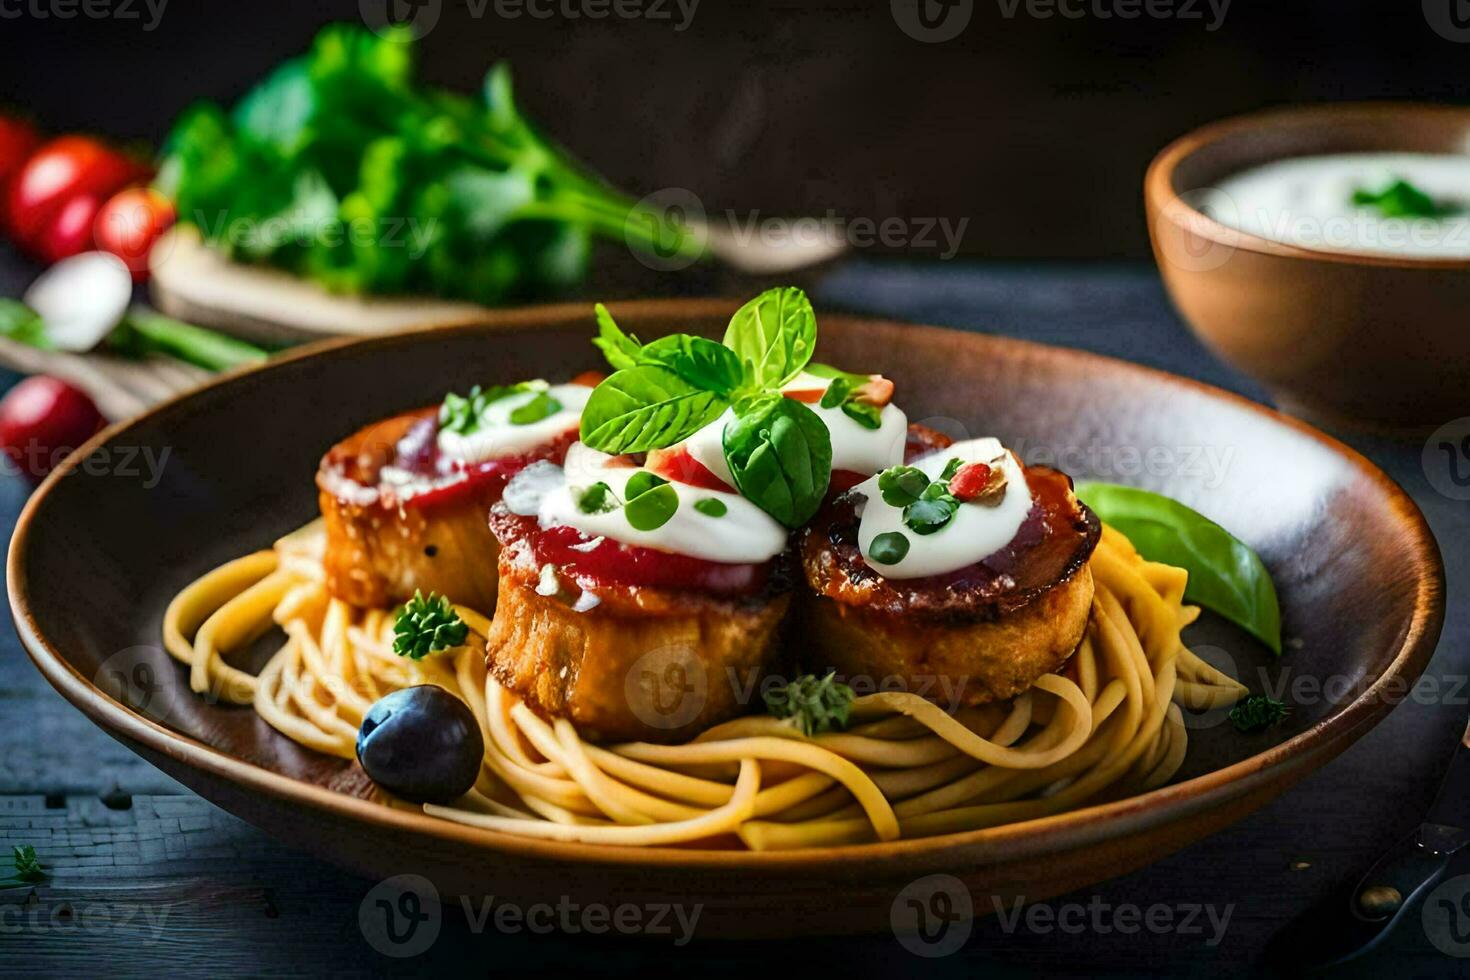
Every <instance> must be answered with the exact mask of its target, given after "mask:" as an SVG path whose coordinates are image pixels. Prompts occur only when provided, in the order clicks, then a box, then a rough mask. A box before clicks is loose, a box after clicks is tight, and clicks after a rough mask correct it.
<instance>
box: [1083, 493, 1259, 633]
mask: <svg viewBox="0 0 1470 980" xmlns="http://www.w3.org/2000/svg"><path fill="white" fill-rule="evenodd" d="M1076 493H1077V496H1078V498H1079V499H1081V500H1082V501H1083V502H1084V503H1086V504H1087V506H1089V507H1091V508H1092V509H1093V511H1095V512H1096V513H1097V516H1098V517H1100V518H1102V519H1103V521H1105V522H1106V523H1108V524H1111V525H1112V526H1113V527H1115V528H1116V529H1118V530H1119V531H1121V532H1122V533H1123V534H1124V535H1126V536H1127V537H1128V540H1130V541H1132V542H1133V546H1134V547H1135V548H1137V549H1138V553H1139V554H1140V555H1142V556H1143V557H1144V558H1147V559H1148V560H1149V561H1157V562H1164V563H1166V564H1169V565H1176V566H1178V567H1180V568H1183V569H1185V570H1186V571H1188V572H1189V584H1188V585H1187V586H1186V587H1185V591H1184V598H1185V599H1186V600H1188V601H1190V602H1192V603H1196V604H1197V605H1201V606H1204V607H1205V608H1206V609H1210V610H1213V611H1214V612H1217V613H1219V614H1220V615H1221V616H1224V617H1225V618H1226V619H1228V620H1230V621H1231V622H1232V623H1235V624H1236V625H1237V626H1239V627H1241V628H1242V629H1244V630H1245V631H1246V632H1248V633H1250V634H1251V635H1252V636H1254V637H1256V638H1257V639H1258V640H1260V641H1261V642H1262V643H1264V644H1266V646H1268V647H1270V649H1271V652H1273V653H1275V654H1277V655H1278V656H1279V655H1280V654H1281V606H1280V603H1279V600H1278V599H1277V597H1276V586H1275V585H1274V584H1273V583H1272V581H1271V573H1270V572H1268V571H1267V570H1266V565H1265V563H1264V562H1262V561H1261V559H1260V556H1258V555H1257V554H1256V553H1255V552H1254V551H1252V550H1251V549H1250V548H1249V547H1248V546H1247V545H1245V544H1244V543H1243V542H1241V541H1239V540H1237V539H1236V538H1235V537H1233V536H1232V535H1231V534H1230V532H1229V531H1226V530H1225V529H1224V528H1223V527H1221V526H1220V525H1218V524H1216V523H1215V522H1214V521H1211V520H1210V519H1209V518H1207V517H1205V516H1204V515H1202V514H1199V513H1197V512H1195V511H1193V510H1191V509H1189V508H1188V507H1186V506H1184V505H1183V504H1181V503H1179V502H1178V501H1177V500H1172V499H1170V498H1168V497H1165V496H1162V495H1160V494H1156V493H1150V492H1149V491H1147V490H1139V489H1136V488H1134V487H1124V486H1118V485H1117V484H1112V483H1079V484H1078V485H1077V489H1076Z"/></svg>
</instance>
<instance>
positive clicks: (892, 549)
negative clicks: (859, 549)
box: [868, 531, 909, 565]
mask: <svg viewBox="0 0 1470 980" xmlns="http://www.w3.org/2000/svg"><path fill="white" fill-rule="evenodd" d="M908 553H909V539H908V538H906V537H904V536H903V532H902V531H885V532H884V533H883V534H880V535H878V536H877V537H875V538H873V543H872V544H870V545H868V557H869V558H871V559H873V560H874V561H875V562H877V563H878V564H880V565H897V564H898V563H899V562H901V561H903V556H904V555H906V554H908Z"/></svg>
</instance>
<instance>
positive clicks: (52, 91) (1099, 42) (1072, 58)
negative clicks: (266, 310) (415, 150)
mask: <svg viewBox="0 0 1470 980" xmlns="http://www.w3.org/2000/svg"><path fill="white" fill-rule="evenodd" d="M33 2H36V0H4V2H3V3H0V9H3V10H4V11H6V12H7V13H9V14H12V16H7V17H5V18H4V19H0V102H8V103H12V104H15V105H19V106H22V107H24V108H25V109H26V111H28V112H30V113H32V114H33V115H34V116H35V117H36V118H37V119H38V120H39V121H40V122H41V123H42V124H43V125H44V126H46V127H47V128H48V129H51V130H57V131H59V130H67V129H73V128H77V129H83V130H103V131H104V132H106V133H108V134H110V135H115V136H119V137H123V136H126V137H136V138H140V139H143V140H147V141H149V142H152V143H156V142H157V141H158V140H159V139H160V138H161V137H162V136H163V134H164V133H165V132H166V131H167V127H168V124H169V122H170V121H171V120H172V119H173V118H174V117H175V116H176V115H177V113H178V112H179V110H180V109H182V108H183V107H184V106H185V105H187V104H188V103H189V102H190V101H192V100H194V99H196V98H201V97H203V98H213V99H220V100H227V101H229V100H233V99H234V98H235V97H236V96H238V95H239V94H240V93H241V92H242V91H243V90H244V89H245V88H246V87H247V86H248V85H249V83H250V82H252V81H253V80H255V79H257V78H259V77H260V76H261V75H262V74H263V73H264V72H265V71H267V70H268V69H269V68H271V67H272V66H274V65H275V64H277V63H278V62H279V61H281V60H282V59H283V58H285V57H287V56H289V55H292V54H295V53H297V52H299V51H300V50H302V49H303V48H304V47H305V46H306V45H307V44H308V42H309V41H310V38H311V36H312V34H313V32H314V30H315V29H316V27H317V26H319V25H320V24H322V23H325V22H327V21H330V20H341V19H350V20H358V19H360V17H361V14H360V12H359V6H360V5H359V4H358V3H356V2H337V3H322V2H318V3H311V2H299V0H298V2H281V0H275V2H259V0H255V2H248V3H225V2H211V3H205V2H202V0H193V2H189V0H172V2H171V3H168V4H167V6H166V7H165V8H164V11H163V14H162V16H161V18H159V22H158V25H157V27H156V29H155V30H152V31H145V30H144V29H143V28H144V25H145V24H146V23H147V22H148V19H149V16H148V14H147V11H146V8H145V7H144V6H143V2H142V0H131V3H132V4H133V8H134V9H135V10H136V11H137V12H138V13H139V14H140V15H141V16H140V18H139V19H136V20H122V19H100V20H99V19H87V18H86V17H84V16H77V17H76V18H74V19H70V20H60V19H56V18H54V17H52V18H49V19H46V20H38V19H36V18H35V17H34V16H29V15H27V16H22V17H19V18H17V17H14V16H13V14H14V13H18V12H21V11H23V10H24V9H25V8H24V7H23V6H22V5H23V4H30V3H33ZM93 2H97V0H93ZM112 2H114V3H122V2H124V0H112ZM384 2H385V0H364V3H363V5H362V6H365V7H367V8H369V9H371V8H372V7H374V6H377V7H378V9H382V8H381V5H382V3H384ZM556 2H561V0H556ZM646 2H651V0H646ZM904 2H913V0H904ZM960 2H966V0H960ZM969 2H972V3H973V15H972V17H971V20H970V22H969V24H968V26H967V28H966V29H965V30H964V31H963V32H962V33H961V34H960V35H959V36H958V37H957V38H955V39H954V40H951V41H947V42H944V43H938V44H926V43H921V42H919V41H916V40H914V39H912V38H910V37H909V36H907V35H906V34H905V33H904V32H903V31H902V30H900V29H899V27H898V26H897V24H896V21H895V19H894V16H893V13H892V12H891V11H890V8H889V4H888V3H887V2H886V0H867V2H858V0H827V2H812V3H800V2H797V0H785V2H779V0H778V2H772V0H757V2H741V3H735V2H732V0H702V2H700V3H699V5H698V7H697V10H696V13H695V15H694V17H693V19H692V22H691V23H690V25H689V26H688V28H687V29H686V30H684V31H682V32H680V31H676V30H675V26H676V24H677V23H678V21H679V14H678V11H677V7H675V5H674V3H673V0H667V3H666V9H668V11H669V12H670V14H671V15H672V19H670V20H648V19H642V20H626V19H618V18H616V17H609V18H607V19H604V20H587V19H576V20H573V19H567V18H564V17H561V16H556V17H553V18H551V19H542V20H537V19H533V18H532V17H530V16H527V15H523V16H521V17H519V18H517V19H514V20H511V19H505V18H503V17H499V16H497V15H496V8H495V6H494V4H490V5H489V6H483V7H479V8H478V9H481V10H482V11H483V14H482V16H479V17H475V16H472V14H471V10H472V9H475V8H471V6H470V4H469V2H468V0H443V3H442V7H441V11H440V17H439V20H438V23H437V25H436V26H435V27H434V28H433V29H432V30H431V31H430V32H429V33H428V35H427V36H426V37H425V38H424V40H423V43H422V45H421V51H422V57H421V62H420V63H421V70H422V73H423V74H424V76H425V77H427V78H430V79H432V80H434V81H438V82H441V83H444V84H447V85H451V86H454V87H457V88H462V89H473V88H476V87H477V86H478V84H479V81H480V78H481V76H482V75H483V73H484V71H485V69H486V67H488V65H489V64H490V63H491V62H492V61H494V60H495V59H497V58H501V57H504V58H508V59H510V61H511V63H512V65H513V67H514V69H515V73H516V78H517V81H518V87H519V91H520V95H521V99H522V101H523V103H524V105H525V106H526V107H527V109H528V110H529V112H530V114H531V115H532V118H534V119H537V120H539V121H540V123H541V124H542V125H543V127H544V128H545V129H546V130H548V131H549V132H550V133H551V134H553V135H554V136H556V137H557V138H559V139H560V140H562V141H563V142H565V143H566V144H567V145H568V146H570V147H572V148H573V149H574V150H575V151H576V152H577V153H578V154H580V155H581V156H582V157H583V158H584V159H585V160H587V161H588V162H590V163H592V164H593V165H594V166H595V167H596V168H597V169H598V170H600V171H601V172H602V173H603V174H604V175H606V176H607V177H608V178H610V179H611V180H612V181H613V182H614V183H615V184H617V185H618V186H620V187H622V188H625V189H627V190H629V191H631V192H633V193H634V194H635V196H641V195H642V194H645V193H648V192H651V191H654V190H657V189H660V188H664V187H670V186H677V187H684V188H689V189H691V190H693V191H695V192H696V193H698V194H699V195H700V197H701V198H702V200H703V201H704V204H705V206H706V207H707V208H708V209H709V210H710V211H712V212H722V211H724V210H725V209H731V208H733V209H735V210H736V211H737V212H740V213H741V214H746V213H748V212H750V211H751V210H753V209H759V211H760V213H761V215H763V216H767V215H776V214H783V213H784V214H789V215H796V214H807V213H810V214H823V213H825V212H826V210H827V209H829V208H831V209H833V210H835V211H836V212H837V214H838V215H839V216H843V217H847V218H855V217H867V218H873V219H881V218H883V217H887V216H899V217H904V218H939V217H946V218H949V219H950V220H951V221H957V220H959V219H960V218H968V219H969V224H968V227H967V228H966V232H965V236H964V240H963V251H965V252H967V253H970V254H975V255H983V256H991V257H1008V258H1054V257H1069V258H1102V257H1111V258H1117V257H1141V256H1145V255H1147V254H1148V242H1147V235H1146V229H1145V227H1144V221H1143V215H1142V204H1141V193H1140V186H1141V181H1142V177H1143V172H1144V169H1145V167H1146V166H1147V164H1148V161H1149V159H1150V158H1151V157H1152V156H1153V155H1154V153H1156V152H1157V151H1158V150H1159V149H1160V148H1162V147H1163V146H1164V145H1165V144H1166V143H1168V142H1169V141H1170V140H1171V139H1173V138H1174V137H1176V136H1178V135H1181V134H1182V133H1184V132H1185V131H1187V130H1189V129H1190V128H1192V127H1194V126H1197V125H1199V124H1201V123H1204V122H1206V121H1209V120H1211V119H1215V118H1218V117H1221V116H1226V115H1230V114H1233V113H1238V112H1244V111H1249V110H1254V109H1260V108H1263V107H1267V106H1273V105H1279V104H1283V103H1289V102H1316V101H1328V100H1342V99H1380V98H1414V99H1427V100H1454V99H1456V98H1460V97H1462V93H1463V91H1464V79H1465V77H1466V74H1465V69H1466V68H1467V67H1470V46H1467V45H1466V44H1461V43H1455V42H1453V41H1450V40H1447V39H1445V38H1444V37H1442V36H1441V35H1440V34H1439V33H1436V31H1435V30H1434V29H1433V28H1431V26H1430V24H1429V22H1428V19H1427V18H1426V16H1425V13H1424V10H1423V9H1422V7H1421V4H1420V2H1418V0H1233V2H1232V3H1230V5H1229V7H1228V10H1227V12H1226V14H1225V16H1224V19H1223V24H1221V25H1220V26H1219V27H1218V29H1217V30H1214V31H1210V30H1208V26H1209V24H1210V21H1211V20H1213V14H1212V13H1211V12H1210V10H1209V7H1208V5H1207V4H1206V3H1205V2H1204V0H1199V2H1197V3H1195V5H1194V11H1193V12H1194V13H1196V14H1197V17H1196V19H1178V18H1171V19H1150V18H1148V17H1146V16H1145V17H1140V18H1138V19H1135V20H1121V19H1117V18H1112V19H1100V18H1099V17H1097V16H1092V15H1089V16H1087V17H1084V18H1080V19H1067V18H1064V17H1062V16H1060V15H1054V16H1052V17H1050V18H1046V19H1037V18H1034V17H1031V16H1029V15H1028V14H1027V13H1026V7H1025V6H1024V5H1023V6H1021V7H1019V8H1015V13H1014V16H1013V17H1010V18H1007V17H1006V16H1005V15H1004V11H1005V10H1006V9H1008V8H1009V7H1010V0H1005V2H1004V3H1003V2H1002V0H969ZM1071 2H1073V3H1078V2H1081V0H1071ZM1087 2H1088V3H1092V2H1094V0H1087ZM1186 2H1191V0H1173V3H1174V5H1175V7H1176V8H1177V7H1179V6H1182V5H1183V4H1185V3H1186ZM1430 2H1431V3H1435V2H1439V3H1442V4H1444V5H1446V6H1447V5H1448V4H1451V3H1459V2H1462V0H1430ZM919 251H922V250H919Z"/></svg>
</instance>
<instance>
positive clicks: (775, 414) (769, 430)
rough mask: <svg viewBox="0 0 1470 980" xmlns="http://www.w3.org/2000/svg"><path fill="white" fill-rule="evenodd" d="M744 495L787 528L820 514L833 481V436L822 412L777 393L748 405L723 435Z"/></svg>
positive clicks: (732, 470)
mask: <svg viewBox="0 0 1470 980" xmlns="http://www.w3.org/2000/svg"><path fill="white" fill-rule="evenodd" d="M724 448H725V461H726V462H727V463H728V464H729V466H730V472H731V473H732V474H733V475H734V477H735V486H736V487H737V488H738V489H739V490H740V493H741V494H742V495H743V496H744V497H745V498H746V499H747V500H749V501H750V502H751V503H753V504H755V505H756V506H757V507H759V508H760V509H761V510H763V511H765V512H766V513H767V514H770V515H771V516H772V517H774V518H775V519H776V520H778V521H780V522H781V523H782V524H784V525H786V526H787V527H800V526H801V525H802V524H805V523H806V522H807V521H808V520H809V519H811V516H812V515H813V514H815V513H816V512H817V508H818V507H820V506H821V504H822V498H823V497H825V496H826V494H827V484H828V481H829V480H830V479H831V477H832V437H831V435H830V434H829V433H828V432H827V426H826V425H825V424H823V422H822V420H821V418H820V417H818V415H817V413H815V412H813V411H812V410H811V409H810V408H807V407H806V406H805V405H803V404H802V403H801V402H798V401H795V400H793V399H790V398H783V397H782V396H781V395H779V394H776V393H769V394H767V395H766V396H764V397H762V398H759V399H755V400H753V401H751V402H750V403H748V404H747V410H746V411H745V413H744V414H737V415H736V416H735V418H734V420H733V421H731V422H730V424H729V425H727V426H725V432H724Z"/></svg>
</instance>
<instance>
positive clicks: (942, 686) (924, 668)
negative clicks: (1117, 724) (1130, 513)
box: [798, 437, 1102, 706]
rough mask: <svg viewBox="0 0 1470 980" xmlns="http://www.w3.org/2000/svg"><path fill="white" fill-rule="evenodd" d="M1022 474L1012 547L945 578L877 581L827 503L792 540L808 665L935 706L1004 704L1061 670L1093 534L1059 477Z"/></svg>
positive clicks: (845, 514) (1076, 629)
mask: <svg viewBox="0 0 1470 980" xmlns="http://www.w3.org/2000/svg"><path fill="white" fill-rule="evenodd" d="M911 438H912V437H911ZM1026 475H1027V482H1028V483H1029V484H1030V485H1031V489H1032V492H1033V494H1034V496H1035V497H1036V501H1037V503H1036V507H1035V508H1034V509H1033V514H1032V516H1031V517H1029V518H1028V519H1027V523H1026V524H1025V525H1023V529H1022V532H1021V533H1020V534H1018V535H1017V540H1016V541H1015V542H1013V543H1012V544H1011V545H1010V546H1008V548H1007V549H1005V550H1004V551H1003V552H1001V553H1000V554H997V555H994V556H991V557H990V558H988V559H986V561H985V562H984V563H981V565H980V566H976V567H974V568H972V569H968V570H962V571H961V572H958V573H955V574H954V575H950V576H936V577H933V578H921V579H887V578H884V577H883V576H882V575H881V574H879V573H878V572H877V571H875V570H874V569H873V568H871V567H869V566H868V564H867V563H866V562H865V561H864V560H863V558H862V556H861V554H860V553H859V551H858V548H857V540H856V528H857V519H856V517H855V516H854V511H853V502H852V501H851V500H844V499H842V498H839V500H838V501H837V502H835V503H834V504H832V505H831V506H829V507H828V508H827V509H826V510H825V511H824V512H823V514H822V515H821V516H820V517H819V518H818V519H817V521H816V522H814V523H813V525H812V526H811V527H809V528H807V529H806V530H805V531H804V532H802V536H801V543H800V558H801V566H802V572H803V578H804V580H805V582H806V584H807V586H808V589H809V593H808V594H807V595H806V597H805V598H804V600H803V602H802V606H801V615H800V617H799V620H800V623H799V631H798V632H799V635H800V636H801V637H802V639H803V640H804V641H805V643H806V645H807V647H806V648H807V649H809V650H810V651H811V652H812V655H813V656H811V657H810V658H809V659H810V660H812V661H819V662H814V663H813V666H814V667H815V666H820V667H824V668H828V669H834V670H836V671H837V672H838V673H839V674H840V675H843V676H845V677H850V678H861V679H862V680H863V681H864V682H873V683H878V682H882V683H887V684H890V685H893V684H896V685H900V686H902V687H904V688H905V689H907V690H912V691H915V692H916V693H922V694H925V695H926V696H929V697H932V698H934V699H936V700H945V701H946V702H947V706H948V704H981V703H984V702H987V701H997V700H1005V699H1008V698H1012V697H1015V696H1016V695H1017V694H1020V693H1021V692H1022V691H1025V690H1027V689H1028V688H1029V687H1030V686H1031V685H1032V683H1034V682H1035V680H1036V678H1038V677H1040V676H1041V675H1042V674H1046V673H1050V672H1052V671H1054V670H1056V669H1058V668H1059V667H1061V666H1062V665H1063V664H1064V663H1065V662H1066V661H1067V659H1068V658H1069V657H1070V656H1071V654H1072V652H1073V651H1074V650H1075V649H1076V647H1077V644H1078V643H1079V642H1081V639H1082V634H1083V632H1084V631H1085V629H1086V628H1087V618H1088V615H1089V612H1090V610H1091V607H1092V596H1093V583H1092V575H1091V572H1090V571H1089V570H1088V568H1087V561H1088V559H1089V558H1090V557H1091V555H1092V551H1093V548H1095V547H1096V545H1097V540H1098V537H1099V536H1100V534H1101V530H1102V526H1101V524H1100V523H1099V521H1098V519H1097V516H1096V515H1095V514H1093V513H1092V512H1091V511H1090V510H1088V509H1087V507H1086V506H1084V505H1083V504H1082V503H1081V502H1080V501H1078V500H1077V498H1076V496H1075V495H1074V494H1073V493H1072V490H1071V481H1070V480H1069V479H1068V478H1067V477H1066V476H1065V474H1062V473H1059V472H1056V471H1054V470H1049V469H1046V468H1044V467H1031V468H1028V469H1027V471H1026Z"/></svg>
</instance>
